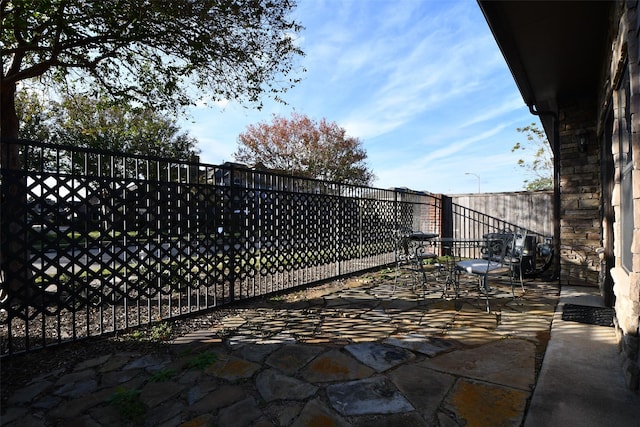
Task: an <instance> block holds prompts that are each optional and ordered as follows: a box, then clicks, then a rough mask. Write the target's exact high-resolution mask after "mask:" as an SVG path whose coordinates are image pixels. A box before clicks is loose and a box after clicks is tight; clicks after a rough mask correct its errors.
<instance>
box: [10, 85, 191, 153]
mask: <svg viewBox="0 0 640 427" xmlns="http://www.w3.org/2000/svg"><path fill="white" fill-rule="evenodd" d="M16 106H17V110H18V117H19V118H20V121H21V122H22V124H23V125H22V127H21V129H20V132H19V135H20V137H22V138H27V139H36V140H40V141H48V142H56V143H59V144H64V145H71V146H78V147H87V148H99V149H105V150H113V151H120V152H125V153H129V154H143V155H150V156H158V157H168V158H172V159H181V160H189V159H190V158H191V157H192V156H193V155H195V154H197V153H198V149H197V148H196V144H197V140H196V139H195V138H192V137H190V136H189V135H188V133H187V132H183V131H181V130H180V127H179V126H178V125H177V120H176V119H175V117H172V116H169V115H168V114H166V113H163V112H162V111H158V110H153V109H150V108H144V107H134V106H132V105H130V104H113V103H110V102H109V101H108V100H107V99H92V98H88V97H84V96H80V95H75V96H65V97H63V98H62V100H60V101H47V100H42V99H39V98H38V97H37V96H35V95H33V94H30V92H22V93H21V94H20V95H19V96H18V97H17V99H16Z"/></svg>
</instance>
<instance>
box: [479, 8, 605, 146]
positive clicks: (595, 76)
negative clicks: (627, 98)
mask: <svg viewBox="0 0 640 427" xmlns="http://www.w3.org/2000/svg"><path fill="white" fill-rule="evenodd" d="M478 4H479V5H480V9H481V10H482V12H483V14H484V16H485V19H486V20H487V23H488V24H489V27H490V29H491V32H492V33H493V36H494V38H495V39H496V42H497V43H498V46H499V48H500V50H501V51H502V54H503V56H504V58H505V60H506V62H507V65H508V66H509V69H510V70H511V73H512V75H513V77H514V79H515V81H516V84H517V86H518V89H519V90H520V93H521V94H522V98H523V100H524V102H525V103H526V104H527V105H528V106H529V107H530V108H532V109H533V110H535V111H539V112H542V111H551V112H555V113H557V110H558V104H559V103H563V102H566V101H569V100H571V99H584V98H585V97H593V99H594V100H596V99H597V97H598V91H599V82H600V78H601V74H602V71H603V70H602V64H603V63H604V58H605V56H606V54H607V51H606V48H607V38H608V30H609V16H610V13H611V10H612V6H613V3H612V2H608V1H513V0H511V1H487V0H478ZM541 120H542V122H543V125H544V127H545V129H546V130H547V134H548V135H550V133H549V131H550V129H551V128H550V126H551V122H550V120H551V119H550V118H549V117H546V118H545V117H544V116H541Z"/></svg>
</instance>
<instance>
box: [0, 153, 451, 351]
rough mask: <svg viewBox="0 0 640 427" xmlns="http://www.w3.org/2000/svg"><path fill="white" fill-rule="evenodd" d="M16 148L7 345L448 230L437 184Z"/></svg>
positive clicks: (197, 305) (381, 252)
mask: <svg viewBox="0 0 640 427" xmlns="http://www.w3.org/2000/svg"><path fill="white" fill-rule="evenodd" d="M12 144H13V145H14V147H15V146H16V145H17V146H18V147H19V152H20V160H19V162H18V165H17V167H16V165H12V167H11V168H8V167H6V165H2V170H1V176H0V178H1V180H2V190H1V195H2V202H1V204H0V225H1V228H0V231H1V236H0V237H1V243H0V249H1V253H0V267H1V269H0V273H1V277H0V280H1V281H2V282H1V292H2V298H1V302H0V354H1V355H7V354H12V353H18V352H24V351H29V350H31V349H37V348H43V347H46V346H50V345H55V344H59V343H62V342H66V341H73V340H78V339H83V338H87V337H91V336H98V335H102V334H109V333H114V332H117V331H123V330H126V329H128V328H131V327H135V326H139V325H143V324H149V323H153V322H157V321H160V320H163V319H170V318H176V317H180V316H188V315H195V314H198V313H202V312H203V311H206V310H211V309H214V308H216V307H219V306H221V305H225V304H229V303H232V302H234V301H238V300H241V299H245V298H251V297H255V296H258V295H265V294H269V293H272V292H276V291H281V290H285V289H290V288H294V287H296V286H301V285H306V284H309V283H313V282H317V281H322V280H327V279H331V278H334V277H338V276H342V275H345V274H349V273H354V272H358V271H363V270H366V269H370V268H374V267H378V266H382V265H387V264H390V263H392V262H393V261H394V258H393V257H394V255H393V234H394V231H395V230H397V229H398V228H400V227H408V228H413V229H426V228H428V229H429V231H436V232H437V229H438V227H439V224H436V223H431V222H433V218H436V217H438V215H435V216H434V215H433V213H434V212H436V211H438V209H439V199H438V198H437V197H434V196H432V195H429V194H421V193H413V192H408V191H401V192H400V191H394V190H383V189H375V188H367V187H358V186H350V185H343V184H337V183H332V182H323V181H318V180H310V179H303V178H297V177H292V176H286V175H278V174H273V173H269V172H265V171H258V170H252V169H248V168H246V167H243V166H241V165H236V164H225V165H223V166H215V165H207V164H202V163H199V162H195V161H176V160H170V159H160V158H152V157H144V156H134V155H124V154H121V153H113V152H106V151H99V150H90V149H82V148H75V147H63V146H56V145H50V144H43V143H37V142H32V141H17V142H13V143H12ZM9 146H10V144H8V143H6V142H3V144H2V149H4V150H6V149H8V147H9ZM436 222H437V221H436Z"/></svg>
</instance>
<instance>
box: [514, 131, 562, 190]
mask: <svg viewBox="0 0 640 427" xmlns="http://www.w3.org/2000/svg"><path fill="white" fill-rule="evenodd" d="M516 130H517V131H518V132H520V133H522V134H524V135H526V137H527V142H526V143H525V144H522V143H520V142H516V144H515V145H514V146H513V148H512V149H511V151H512V152H516V151H520V152H527V153H529V154H531V156H532V157H531V159H532V160H524V159H518V166H520V167H522V168H524V169H525V170H527V171H528V172H529V173H531V175H532V176H533V177H534V178H533V179H532V180H528V179H527V180H525V181H524V188H525V189H526V190H528V191H537V190H551V189H553V153H552V152H551V146H550V145H549V141H548V140H547V137H546V135H545V133H544V131H543V130H541V129H539V128H538V127H537V126H536V124H535V123H531V124H530V125H529V126H525V127H523V128H517V129H516Z"/></svg>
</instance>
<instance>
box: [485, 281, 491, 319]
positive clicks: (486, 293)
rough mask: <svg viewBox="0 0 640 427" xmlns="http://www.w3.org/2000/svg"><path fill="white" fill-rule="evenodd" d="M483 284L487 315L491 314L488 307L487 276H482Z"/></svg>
mask: <svg viewBox="0 0 640 427" xmlns="http://www.w3.org/2000/svg"><path fill="white" fill-rule="evenodd" d="M483 284H484V295H485V297H486V300H487V313H490V312H491V308H490V307H489V278H488V277H487V275H485V276H483Z"/></svg>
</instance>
